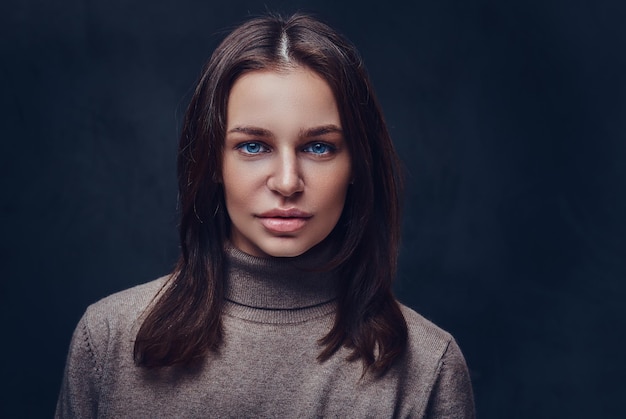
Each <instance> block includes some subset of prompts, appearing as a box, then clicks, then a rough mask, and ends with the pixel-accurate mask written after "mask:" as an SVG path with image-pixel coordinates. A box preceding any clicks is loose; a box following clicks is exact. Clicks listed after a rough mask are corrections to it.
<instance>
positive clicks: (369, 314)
mask: <svg viewBox="0 0 626 419" xmlns="http://www.w3.org/2000/svg"><path fill="white" fill-rule="evenodd" d="M298 65H299V66H305V67H308V68H310V69H312V70H313V71H315V72H316V73H317V74H319V75H320V76H321V77H322V78H323V79H325V80H326V82H327V83H328V84H329V86H330V87H331V89H332V91H333V93H334V95H335V99H336V101H337V106H338V109H339V113H340V116H341V123H342V129H343V131H344V135H345V138H346V142H347V144H348V147H349V150H350V156H351V160H352V170H353V178H354V184H353V185H351V187H350V188H349V190H348V194H347V196H346V202H345V206H344V210H343V213H342V216H341V218H340V220H339V222H338V223H337V226H336V227H335V229H334V230H333V232H332V233H331V235H332V237H333V239H334V240H337V243H338V244H339V246H338V248H339V251H338V253H337V255H336V257H335V258H334V260H333V262H332V265H333V266H335V267H336V269H338V270H339V271H340V273H341V275H340V277H341V278H343V280H342V281H343V282H342V283H341V285H340V295H339V298H338V299H339V301H338V307H339V309H338V311H337V313H336V317H335V323H334V326H333V328H332V329H331V330H330V331H329V332H328V334H327V335H326V336H325V337H323V338H322V339H321V340H320V344H321V345H322V346H323V348H322V350H321V353H320V355H319V357H318V358H319V360H320V361H325V360H327V359H328V358H330V357H331V356H332V355H333V354H334V353H335V352H336V351H337V350H338V349H339V348H341V347H342V346H345V347H347V348H348V349H350V350H351V351H352V352H351V355H350V357H349V359H350V360H351V361H354V360H358V359H361V360H362V361H363V363H364V367H365V370H368V369H371V370H372V371H374V372H375V373H377V374H381V373H384V372H385V371H386V370H387V369H388V367H389V366H390V365H391V364H392V363H393V361H394V360H395V359H396V358H397V357H398V356H400V355H401V354H402V352H403V351H404V349H405V346H406V340H407V326H406V322H405V320H404V317H403V315H402V313H401V311H400V307H399V305H398V303H397V302H396V300H395V299H394V297H393V295H392V291H391V284H392V281H393V278H394V277H395V273H396V272H395V271H396V264H397V252H398V242H399V230H400V204H399V192H400V184H401V181H400V180H401V179H400V174H399V169H398V168H399V164H398V159H397V156H396V153H395V151H394V148H393V145H392V143H391V139H390V138H389V133H388V131H387V128H386V125H385V122H384V120H383V116H382V112H381V110H380V106H379V105H378V102H377V100H376V98H375V96H374V92H373V90H372V87H371V84H370V82H369V79H368V76H367V74H366V72H365V69H364V66H363V63H362V60H361V58H360V56H359V54H358V52H357V51H356V49H355V48H354V46H353V45H352V44H350V43H349V42H348V41H347V40H346V39H345V38H343V37H342V36H340V35H339V34H338V33H337V32H335V31H334V30H332V29H331V28H330V27H328V26H327V25H325V24H323V23H321V22H319V21H317V20H315V19H313V18H312V17H309V16H306V15H301V14H296V15H293V16H291V17H288V18H281V17H278V16H267V17H261V18H255V19H252V20H250V21H248V22H246V23H244V24H243V25H241V26H239V27H238V28H236V29H235V30H234V31H233V32H232V33H231V34H230V35H228V36H227V37H226V38H225V39H224V41H223V42H222V43H221V44H220V45H219V46H218V48H217V49H216V50H215V52H214V53H213V55H212V56H211V59H210V60H209V62H208V64H207V65H206V66H205V68H204V69H203V72H202V74H201V77H200V80H199V82H198V85H197V87H196V89H195V92H194V95H193V97H192V99H191V103H190V104H189V107H188V109H187V113H186V116H185V120H184V125H183V129H182V134H181V138H180V147H179V155H178V182H179V190H180V194H179V199H180V211H181V221H180V243H181V249H182V254H181V257H180V259H179V262H178V265H177V268H176V270H175V272H174V275H173V278H172V282H171V283H170V284H169V285H168V287H167V288H165V290H164V292H163V295H162V296H161V297H160V298H159V299H158V300H157V302H156V304H155V305H154V306H153V307H152V309H151V310H150V311H149V313H148V315H147V317H146V318H145V320H144V322H143V324H142V326H141V328H140V330H139V332H138V334H137V339H136V341H135V350H134V356H135V361H136V363H137V364H138V365H141V366H145V367H160V366H167V365H176V364H187V363H189V362H192V361H194V360H197V359H201V358H203V357H204V356H205V355H206V354H207V353H208V351H215V350H218V349H219V346H220V343H221V342H222V338H223V331H222V322H221V313H222V304H223V300H224V282H225V255H224V243H225V241H226V240H227V239H228V235H229V233H230V220H229V217H228V213H227V212H226V209H225V204H224V191H223V188H222V184H221V183H220V178H221V172H222V161H221V160H222V148H223V144H224V137H225V124H226V106H227V100H228V96H229V93H230V89H231V87H232V85H233V84H234V82H235V80H237V78H238V77H240V76H241V75H242V74H243V73H245V72H249V71H254V70H260V69H274V70H280V69H284V68H289V67H293V66H298Z"/></svg>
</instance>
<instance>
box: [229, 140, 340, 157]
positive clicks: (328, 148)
mask: <svg viewBox="0 0 626 419" xmlns="http://www.w3.org/2000/svg"><path fill="white" fill-rule="evenodd" d="M249 146H256V147H258V148H259V149H258V150H257V151H250V150H249V149H248V150H246V148H247V147H249ZM318 146H322V147H324V151H323V152H321V153H316V152H314V151H313V147H318ZM235 148H236V149H237V150H240V151H241V152H242V153H243V154H246V155H250V156H256V155H258V154H261V153H269V152H270V149H269V147H268V146H267V145H265V144H263V143H262V142H260V141H247V142H245V143H241V144H239V145H237V147H235ZM301 150H302V151H304V152H306V153H311V154H312V155H314V156H327V155H330V154H332V153H334V152H335V151H337V147H335V146H334V145H332V144H328V143H324V142H321V141H316V142H313V143H309V144H307V145H306V146H304V147H303V148H302V149H301Z"/></svg>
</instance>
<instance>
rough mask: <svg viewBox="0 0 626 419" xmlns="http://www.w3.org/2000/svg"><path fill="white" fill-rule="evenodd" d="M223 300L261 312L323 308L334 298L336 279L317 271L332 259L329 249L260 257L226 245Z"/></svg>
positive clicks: (315, 248)
mask: <svg viewBox="0 0 626 419" xmlns="http://www.w3.org/2000/svg"><path fill="white" fill-rule="evenodd" d="M225 250H226V259H227V266H228V276H227V278H228V282H227V287H226V299H227V300H228V301H230V302H232V303H235V304H237V305H241V306H245V307H248V308H252V309H263V310H294V309H305V308H311V307H316V306H320V305H323V304H325V303H328V302H330V301H332V300H333V299H335V298H336V296H337V288H338V278H337V274H336V273H335V272H334V271H330V272H321V271H320V269H321V268H323V267H324V265H325V264H326V263H327V262H328V261H329V260H330V259H331V257H332V246H329V245H328V244H324V243H322V244H320V245H318V246H315V247H314V248H312V249H311V250H309V251H307V252H306V253H304V254H303V255H300V256H297V257H283V258H275V257H268V258H260V257H255V256H251V255H249V254H247V253H244V252H242V251H241V250H239V249H237V248H235V247H234V246H233V245H232V244H228V245H227V246H226V249H225Z"/></svg>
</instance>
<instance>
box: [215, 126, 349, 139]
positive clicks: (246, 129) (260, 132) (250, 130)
mask: <svg viewBox="0 0 626 419" xmlns="http://www.w3.org/2000/svg"><path fill="white" fill-rule="evenodd" d="M235 132H238V133H242V134H247V135H251V136H254V137H265V138H268V137H272V136H273V134H272V132H271V131H269V130H266V129H264V128H259V127H250V126H241V127H234V128H231V129H229V130H228V132H227V134H230V133H235ZM332 133H337V134H343V130H342V129H341V128H339V127H338V126H337V125H334V124H328V125H321V126H319V127H313V128H308V129H305V130H302V131H300V137H301V138H310V137H319V136H322V135H325V134H332Z"/></svg>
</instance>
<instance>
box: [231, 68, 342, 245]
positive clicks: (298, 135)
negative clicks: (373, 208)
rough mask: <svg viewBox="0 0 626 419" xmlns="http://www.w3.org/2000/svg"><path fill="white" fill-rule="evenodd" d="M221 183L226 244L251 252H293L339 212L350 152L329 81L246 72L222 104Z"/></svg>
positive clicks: (310, 75)
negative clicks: (227, 224) (224, 111)
mask: <svg viewBox="0 0 626 419" xmlns="http://www.w3.org/2000/svg"><path fill="white" fill-rule="evenodd" d="M226 122H227V128H226V139H225V147H224V157H223V158H224V161H223V172H222V182H223V184H224V191H225V200H226V208H227V211H228V215H229V216H230V219H231V221H232V224H231V225H232V228H231V241H232V243H233V245H234V246H235V247H237V248H238V249H240V250H242V251H244V252H246V253H248V254H251V255H253V256H259V257H267V256H275V257H292V256H298V255H301V254H303V253H304V252H306V251H307V250H309V249H311V248H312V247H313V246H315V245H316V244H318V243H320V242H321V241H322V240H324V239H325V238H326V237H327V236H328V235H329V234H330V232H331V231H332V230H333V228H334V227H335V225H336V224H337V221H338V220H339V217H340V216H341V212H342V210H343V206H344V202H345V198H346V192H347V189H348V186H349V183H350V178H351V163H350V154H349V151H348V148H347V145H346V143H345V139H344V137H343V133H342V131H341V119H340V116H339V112H338V109H337V104H336V102H335V98H334V96H333V93H332V91H331V89H330V87H329V86H328V84H327V83H326V82H325V81H324V80H323V79H322V78H321V77H319V76H318V75H317V74H316V73H315V72H313V71H311V70H309V69H308V68H304V67H294V68H292V69H288V70H281V71H274V70H259V71H253V72H250V73H246V74H244V75H243V76H241V77H240V78H239V79H238V80H237V81H236V82H235V84H234V85H233V87H232V89H231V92H230V96H229V100H228V108H227V121H226Z"/></svg>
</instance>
